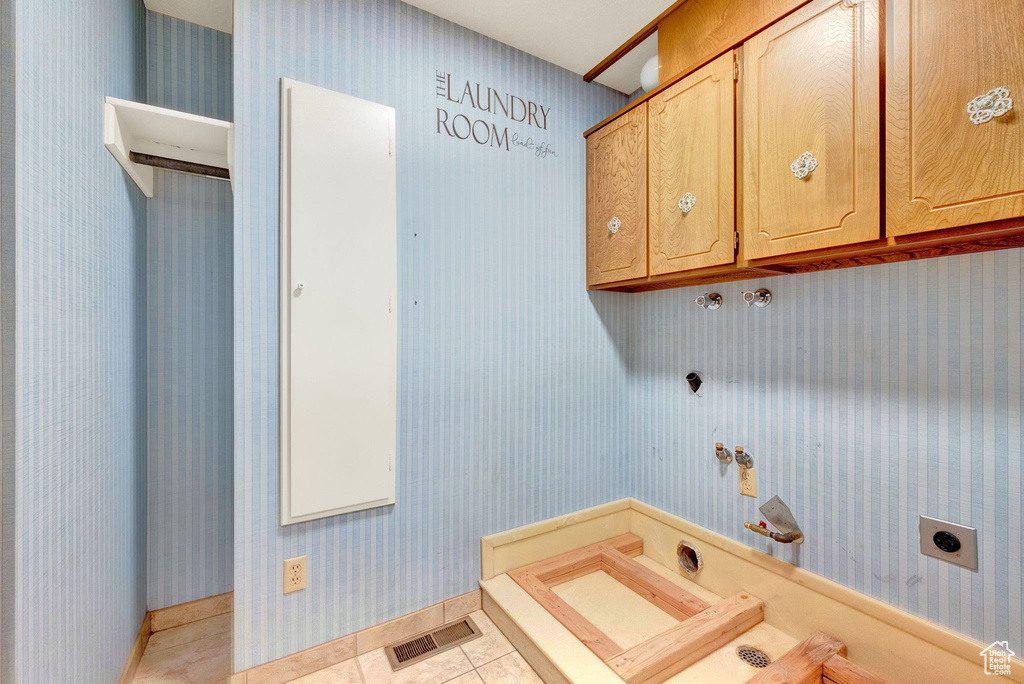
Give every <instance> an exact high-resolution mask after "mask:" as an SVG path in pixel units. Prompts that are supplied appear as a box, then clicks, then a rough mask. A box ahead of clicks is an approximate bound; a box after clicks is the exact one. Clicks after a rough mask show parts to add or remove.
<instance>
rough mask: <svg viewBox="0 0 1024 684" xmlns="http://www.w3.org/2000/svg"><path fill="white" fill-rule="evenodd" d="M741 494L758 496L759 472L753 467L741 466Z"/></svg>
mask: <svg viewBox="0 0 1024 684" xmlns="http://www.w3.org/2000/svg"><path fill="white" fill-rule="evenodd" d="M740 494H742V495H743V496H752V497H754V498H755V499H756V498H757V473H756V472H755V471H754V469H753V468H740Z"/></svg>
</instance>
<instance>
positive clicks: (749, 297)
mask: <svg viewBox="0 0 1024 684" xmlns="http://www.w3.org/2000/svg"><path fill="white" fill-rule="evenodd" d="M743 301H745V302H746V303H747V306H751V305H753V306H759V307H761V308H764V307H766V306H768V305H769V304H771V303H772V293H771V292H769V291H768V290H766V289H764V288H761V289H760V290H754V291H753V292H749V291H744V292H743Z"/></svg>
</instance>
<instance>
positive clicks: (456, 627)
mask: <svg viewBox="0 0 1024 684" xmlns="http://www.w3.org/2000/svg"><path fill="white" fill-rule="evenodd" d="M480 635H481V632H480V628H478V627H477V626H476V624H475V623H474V622H473V620H472V618H469V617H464V618H461V619H459V620H456V621H455V622H449V623H448V624H446V625H442V626H440V627H438V628H437V629H432V630H430V631H429V632H424V633H423V634H418V635H416V636H414V637H412V638H411V639H406V640H405V641H402V642H400V643H397V644H392V645H391V646H387V647H385V648H384V653H385V654H386V655H387V657H388V662H390V663H391V669H392V671H394V670H401V669H402V668H403V667H409V666H410V665H415V664H416V663H418V662H420V661H421V660H423V659H424V658H429V657H430V656H432V655H434V654H436V653H441V652H442V651H447V650H448V649H449V648H455V647H456V646H458V645H459V644H464V643H466V642H467V641H469V640H471V639H475V638H477V637H478V636H480Z"/></svg>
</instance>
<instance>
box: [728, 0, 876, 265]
mask: <svg viewBox="0 0 1024 684" xmlns="http://www.w3.org/2000/svg"><path fill="white" fill-rule="evenodd" d="M878 22H879V9H878V2H877V0H815V1H814V2H812V3H810V4H808V5H805V6H804V7H802V8H801V9H799V10H797V11H796V12H794V13H793V14H790V15H789V16H788V17H786V18H785V19H783V20H782V21H780V22H778V23H776V24H774V25H772V26H771V27H769V28H768V29H766V30H765V31H763V32H762V33H760V34H758V35H756V36H754V37H753V38H751V39H750V40H749V41H748V42H747V43H746V44H745V45H744V47H743V60H742V61H743V67H744V68H743V70H742V71H741V73H740V89H741V91H742V104H743V108H742V110H741V118H742V120H743V124H742V131H743V138H742V141H741V144H742V146H743V214H742V216H743V221H742V225H741V231H740V233H741V235H742V239H743V245H744V257H746V258H748V259H757V258H761V257H770V256H775V255H779V254H790V253H793V252H802V251H807V250H814V249H824V248H829V247H837V246H840V245H846V244H852V243H856V242H864V241H866V240H873V239H878V238H879V237H880V235H881V227H880V224H879V219H880V217H879V204H880V201H881V186H880V180H879V166H880V158H879V155H880V152H879V144H880V142H881V139H880V135H881V133H880V130H879V115H880V110H879V88H880V83H879V77H880V73H879V68H880V67H879V49H880V46H879V38H878Z"/></svg>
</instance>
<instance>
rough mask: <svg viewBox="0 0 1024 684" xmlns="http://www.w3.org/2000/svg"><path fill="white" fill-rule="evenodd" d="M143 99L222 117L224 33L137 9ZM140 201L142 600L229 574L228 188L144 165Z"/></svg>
mask: <svg viewBox="0 0 1024 684" xmlns="http://www.w3.org/2000/svg"><path fill="white" fill-rule="evenodd" d="M146 23H147V39H146V52H147V57H148V63H149V64H148V74H147V90H148V98H149V99H148V102H149V103H150V104H155V105H158V106H161V107H170V108H172V109H178V110H182V111H187V112H190V113H193V114H199V115H202V116H212V117H215V118H219V119H228V120H230V119H231V96H232V92H231V36H230V35H229V34H226V33H221V32H219V31H214V30H212V29H208V28H205V27H202V26H197V25H196V24H190V23H188V22H184V21H180V20H178V19H172V18H170V17H167V16H164V15H162V14H156V13H154V12H147V18H146ZM154 187H155V192H154V197H153V198H152V199H150V200H148V201H147V202H146V213H147V221H148V226H149V230H148V240H147V281H148V282H147V296H148V304H147V309H148V310H147V325H148V335H147V337H148V342H147V354H148V377H149V379H148V387H149V410H148V418H149V426H148V442H149V444H148V459H149V497H148V498H149V510H148V522H147V524H148V530H149V539H148V563H147V565H148V576H147V586H148V591H147V598H148V605H149V608H150V610H156V609H158V608H165V607H167V606H173V605H177V604H179V603H185V602H187V601H194V600H196V599H200V598H204V597H206V596H213V595H215V594H220V593H223V592H225V591H230V590H231V586H232V569H231V554H232V536H231V533H232V482H231V478H232V458H233V452H232V419H233V418H232V389H231V386H232V361H231V356H232V342H231V334H232V333H231V331H232V321H231V319H232V277H231V272H232V252H231V233H232V226H233V222H232V196H231V186H230V185H229V184H228V183H225V182H223V181H218V180H212V179H209V178H199V177H197V176H187V175H184V174H179V173H170V172H166V171H160V170H157V171H155V183H154Z"/></svg>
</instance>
